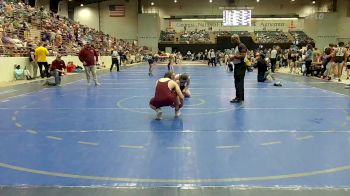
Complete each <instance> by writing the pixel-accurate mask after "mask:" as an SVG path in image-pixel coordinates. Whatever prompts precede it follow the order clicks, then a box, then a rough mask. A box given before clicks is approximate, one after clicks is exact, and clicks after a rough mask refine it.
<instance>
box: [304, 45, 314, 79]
mask: <svg viewBox="0 0 350 196" xmlns="http://www.w3.org/2000/svg"><path fill="white" fill-rule="evenodd" d="M306 47H307V51H306V53H305V67H306V76H310V75H311V65H312V59H313V47H312V45H311V44H308V45H307V46H306Z"/></svg>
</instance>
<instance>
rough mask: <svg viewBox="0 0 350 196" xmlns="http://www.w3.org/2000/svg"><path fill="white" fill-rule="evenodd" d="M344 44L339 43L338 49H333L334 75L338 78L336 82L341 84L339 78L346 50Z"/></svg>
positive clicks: (341, 73)
mask: <svg viewBox="0 0 350 196" xmlns="http://www.w3.org/2000/svg"><path fill="white" fill-rule="evenodd" d="M344 45H345V44H344V42H339V44H338V47H337V48H335V51H334V53H335V59H334V62H335V66H336V73H335V74H334V76H335V77H337V78H338V81H339V82H341V76H342V75H343V69H344V62H345V60H346V59H345V57H346V55H345V54H346V48H345V47H344Z"/></svg>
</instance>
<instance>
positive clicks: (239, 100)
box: [230, 98, 243, 103]
mask: <svg viewBox="0 0 350 196" xmlns="http://www.w3.org/2000/svg"><path fill="white" fill-rule="evenodd" d="M242 101H243V100H241V99H238V98H234V99H232V100H231V101H230V102H231V103H241V102H242Z"/></svg>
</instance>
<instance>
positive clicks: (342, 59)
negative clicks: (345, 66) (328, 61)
mask: <svg viewBox="0 0 350 196" xmlns="http://www.w3.org/2000/svg"><path fill="white" fill-rule="evenodd" d="M343 61H344V57H342V56H336V57H335V59H334V62H335V63H342V62H343Z"/></svg>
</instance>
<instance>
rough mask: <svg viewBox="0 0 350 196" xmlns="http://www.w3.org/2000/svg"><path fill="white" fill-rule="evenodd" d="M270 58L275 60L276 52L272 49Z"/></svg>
mask: <svg viewBox="0 0 350 196" xmlns="http://www.w3.org/2000/svg"><path fill="white" fill-rule="evenodd" d="M271 58H272V59H275V58H277V50H275V49H273V50H272V51H271Z"/></svg>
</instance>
